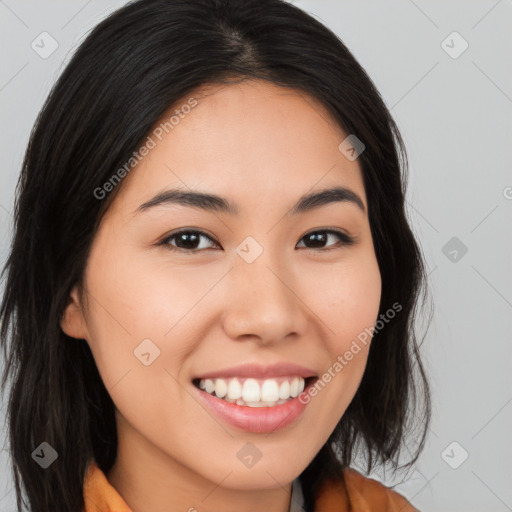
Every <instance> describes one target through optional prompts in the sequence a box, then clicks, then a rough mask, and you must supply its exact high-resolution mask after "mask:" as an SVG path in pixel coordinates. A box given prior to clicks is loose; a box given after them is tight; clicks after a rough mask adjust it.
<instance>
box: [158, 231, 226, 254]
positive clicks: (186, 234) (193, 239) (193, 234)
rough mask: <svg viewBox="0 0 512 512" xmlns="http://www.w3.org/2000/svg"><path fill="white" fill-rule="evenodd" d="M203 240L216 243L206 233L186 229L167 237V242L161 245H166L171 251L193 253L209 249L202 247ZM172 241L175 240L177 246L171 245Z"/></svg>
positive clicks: (164, 241)
mask: <svg viewBox="0 0 512 512" xmlns="http://www.w3.org/2000/svg"><path fill="white" fill-rule="evenodd" d="M201 239H207V240H210V241H212V242H214V240H213V239H212V238H211V237H210V236H208V235H207V234H206V233H205V232H204V231H201V230H199V229H194V230H192V229H184V230H182V231H177V232H176V233H174V234H172V235H171V236H169V237H167V238H166V239H165V240H162V241H161V242H160V244H159V245H166V246H168V247H169V249H171V250H181V251H185V252H189V253H193V252H197V251H199V250H204V249H208V247H205V246H204V245H201V243H200V241H201ZM171 240H175V241H176V245H174V244H171ZM214 243H216V242H214Z"/></svg>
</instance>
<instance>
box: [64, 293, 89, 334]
mask: <svg viewBox="0 0 512 512" xmlns="http://www.w3.org/2000/svg"><path fill="white" fill-rule="evenodd" d="M60 326H61V328H62V330H63V331H64V332H65V333H66V334H67V335H68V336H71V337H72V338H79V339H86V338H87V329H86V326H85V318H84V316H83V313H82V304H81V303H80V299H79V298H78V289H77V287H76V286H75V287H74V288H73V290H72V291H71V293H70V295H69V299H68V303H67V305H66V308H65V309H64V312H63V314H62V317H61V321H60Z"/></svg>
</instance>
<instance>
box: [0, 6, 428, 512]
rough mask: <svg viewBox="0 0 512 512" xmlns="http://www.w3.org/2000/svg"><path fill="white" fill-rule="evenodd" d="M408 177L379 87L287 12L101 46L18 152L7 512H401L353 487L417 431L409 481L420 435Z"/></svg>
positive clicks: (180, 13)
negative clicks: (10, 505)
mask: <svg viewBox="0 0 512 512" xmlns="http://www.w3.org/2000/svg"><path fill="white" fill-rule="evenodd" d="M400 157H402V159H401V158H400ZM405 171H406V158H405V149H404V147H403V142H402V140H401V138H400V134H399V132H398V129H397V127H396V125H395V123H394V122H393V120H392V118H391V116H390V114H389V112H388V110H387V109H386V107H385V105H384V103H383V101H382V99H381V98H380V96H379V94H378V92H377V91H376V89H375V87H374V85H373V84H372V82H371V80H370V79H369V78H368V76H367V75H366V73H365V72H364V70H363V69H362V68H361V67H360V65H359V64H358V63H357V62H356V60H355V59H354V57H353V56H352V55H351V54H350V52H349V51H348V50H347V48H346V47H345V46H344V45H343V43H342V42H341V41H340V40H339V39H338V38H337V37H336V36H335V35H334V34H333V33H332V32H331V31H329V30H328V29H327V28H326V27H325V26H323V25H322V24H320V23H319V22H318V21H316V20H315V19H314V18H312V17H311V16H309V15H307V14H306V13H304V12H303V11H301V10H300V9H298V8H296V7H294V6H293V5H290V4H288V3H286V2H283V1H281V0H265V1H261V0H257V1H256V0H250V1H248V0H245V1H235V0H194V1H186V2H185V1H178V0H139V1H135V2H132V3H129V4H127V5H126V6H124V7H123V8H121V9H120V10H118V11H117V12H115V13H113V14H112V15H110V16H109V17H108V18H107V19H105V20H104V21H103V22H101V23H100V24H99V25H98V26H97V27H96V28H95V29H94V30H93V31H92V32H91V34H90V35H89V36H88V37H87V39H86V40H85V41H84V42H83V43H82V44H81V46H80V47H79V49H78V51H77V52H76V53H75V55H74V56H73V58H72V59H71V61H70V63H69V64H68V65H67V67H66V69H65V70H64V72H63V73H62V75H61V77H60V78H59V80H58V82H57V83H56V85H55V86H54V88H53V90H52V93H51V94H50V96H49V98H48V100H47V102H46V104H45V105H44V107H43V109H42V111H41V114H40V116H39V118H38V120H37V123H36V127H35V129H34V131H33V133H32V135H31V139H30V143H29V146H28V148H27V152H26V156H25V160H24V163H23V169H22V172H21V176H20V182H19V195H18V197H17V200H16V206H15V233H14V239H13V245H12V249H11V252H10V254H9V257H8V260H7V263H6V266H5V268H4V274H5V275H6V280H5V294H4V297H3V301H2V304H1V309H0V313H1V318H2V331H1V335H2V345H3V348H4V354H5V357H6V362H7V364H6V370H5V372H4V376H3V381H2V386H3V388H4V387H5V384H6V382H7V379H9V378H11V380H12V390H11V391H10V395H9V400H8V420H9V433H10V449H11V454H12V462H13V473H14V479H15V485H16V492H17V500H18V507H20V505H21V500H22V497H21V492H22V489H23V490H24V491H25V493H26V495H27V497H28V501H29V506H30V510H32V511H34V512H42V511H48V510H59V511H60V510H66V511H71V510H73V511H86V512H90V511H92V510H95V511H96V510H101V511H107V510H109V511H113V510H123V511H126V512H127V511H131V512H140V511H143V510H144V511H146V510H151V511H152V512H160V511H164V510H165V511H174V510H189V511H193V510H198V511H201V510H209V511H217V510H223V511H226V510H235V509H237V510H247V511H249V510H250V511H253V512H256V511H263V510H265V511H276V512H277V511H280V512H285V511H289V510H301V509H302V510H305V511H307V512H311V511H317V512H318V511H331V510H340V511H345V510H347V511H348V510H354V511H363V510H402V511H406V510H415V509H414V508H413V506H412V505H411V504H410V503H408V502H407V500H406V499H405V498H404V497H402V496H401V495H399V494H398V493H396V492H394V491H392V490H391V489H388V488H387V487H385V486H384V485H382V484H380V483H378V482H377V481H375V480H372V479H370V478H367V477H364V476H363V475H362V474H360V473H359V472H357V471H355V470H354V469H351V468H350V465H351V464H352V465H353V464H354V463H355V458H356V456H361V457H365V458H366V462H367V470H368V472H370V471H371V470H372V469H373V468H375V467H376V466H377V465H378V464H381V463H383V464H391V465H392V466H393V467H394V468H395V469H397V468H398V467H401V466H399V460H398V456H399V454H400V449H401V447H402V446H404V445H405V442H406V440H407V437H408V435H410V434H412V433H413V432H416V433H417V434H418V437H417V439H416V440H417V446H416V447H415V451H414V453H413V454H412V457H411V460H410V461H409V462H408V464H404V465H402V466H403V467H410V466H411V465H412V464H413V463H414V462H415V461H416V460H417V458H418V456H419V453H420V452H421V450H422V448H423V445H424V442H425V436H426V432H427V428H428V423H429V418H430V402H429V394H428V384H427V381H426V378H425V374H424V370H423V367H422V364H421V361H420V359H419V353H418V345H417V341H416V337H415V334H414V330H413V320H414V312H415V309H416V307H417V302H418V297H419V293H420V290H421V288H422V285H424V284H425V283H424V279H425V275H424V266H423V261H422V257H421V252H420V250H419V247H418V244H417V242H416V241H415V238H414V236H413V234H412V232H411V229H410V227H409V225H408V222H407V219H406V217H405V212H404V193H405ZM9 327H11V329H10V331H9ZM415 364H416V365H417V368H418V369H419V372H418V378H419V382H420V383H421V384H422V392H421V397H420V396H419V393H418V391H417V387H416V385H415V380H414V377H413V373H412V368H413V365H415ZM418 398H421V406H422V407H423V409H421V408H420V407H419V406H417V404H416V402H417V401H418V400H417V399H418ZM412 411H414V416H412ZM413 420H417V422H416V423H415V422H414V421H413ZM415 426H416V427H419V430H418V431H416V430H414V428H413V427H415Z"/></svg>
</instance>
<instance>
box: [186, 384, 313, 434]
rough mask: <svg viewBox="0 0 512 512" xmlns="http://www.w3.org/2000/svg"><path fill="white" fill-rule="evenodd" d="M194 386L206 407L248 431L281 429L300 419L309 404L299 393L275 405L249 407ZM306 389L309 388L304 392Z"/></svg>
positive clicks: (231, 423) (228, 421)
mask: <svg viewBox="0 0 512 512" xmlns="http://www.w3.org/2000/svg"><path fill="white" fill-rule="evenodd" d="M193 387H194V389H195V391H196V392H197V393H198V395H199V397H200V399H201V400H202V401H203V402H204V403H205V405H206V407H207V408H208V409H209V410H211V411H212V412H213V413H214V414H215V415H216V416H217V417H219V418H220V419H222V420H224V421H226V422H227V423H229V424H230V425H233V426H234V427H237V428H240V429H242V430H245V431H247V432H274V431H275V430H281V429H283V428H285V427H287V426H288V425H290V424H291V423H293V422H294V421H296V420H298V418H299V417H300V416H301V415H302V413H303V412H304V409H305V408H306V405H307V403H305V404H303V403H301V402H300V401H299V397H300V396H301V395H300V394H299V395H298V396H296V397H295V398H293V399H292V400H289V401H288V402H285V403H284V404H280V405H274V406H273V407H249V406H245V405H237V404H233V403H231V402H227V401H226V400H223V399H222V398H218V397H216V396H213V395H210V393H207V392H206V391H203V390H202V389H199V388H197V387H196V386H194V385H193ZM308 387H309V386H308ZM306 391H307V388H306V389H305V390H304V391H303V392H302V393H306Z"/></svg>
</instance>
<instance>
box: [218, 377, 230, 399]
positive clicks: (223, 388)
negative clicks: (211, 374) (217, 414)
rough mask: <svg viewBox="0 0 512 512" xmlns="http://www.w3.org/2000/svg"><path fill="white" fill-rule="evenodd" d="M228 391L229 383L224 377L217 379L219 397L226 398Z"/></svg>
mask: <svg viewBox="0 0 512 512" xmlns="http://www.w3.org/2000/svg"><path fill="white" fill-rule="evenodd" d="M227 393H228V385H227V384H226V381H225V380H224V379H216V380H215V394H216V395H217V396H218V397H219V398H224V397H225V396H226V395H227Z"/></svg>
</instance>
